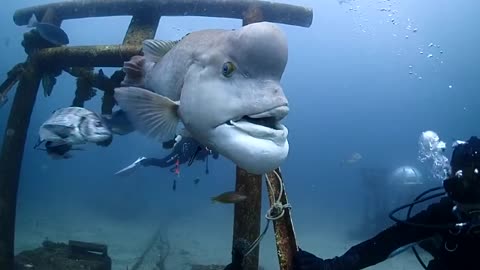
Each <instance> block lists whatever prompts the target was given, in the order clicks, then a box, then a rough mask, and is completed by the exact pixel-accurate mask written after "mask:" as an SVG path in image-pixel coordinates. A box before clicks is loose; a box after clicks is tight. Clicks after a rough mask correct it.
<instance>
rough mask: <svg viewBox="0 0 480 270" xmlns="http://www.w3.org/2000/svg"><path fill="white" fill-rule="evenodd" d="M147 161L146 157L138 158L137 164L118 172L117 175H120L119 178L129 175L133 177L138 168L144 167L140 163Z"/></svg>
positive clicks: (134, 163)
mask: <svg viewBox="0 0 480 270" xmlns="http://www.w3.org/2000/svg"><path fill="white" fill-rule="evenodd" d="M144 159H146V158H145V157H140V158H138V159H137V160H136V161H135V162H133V163H132V164H130V165H128V166H127V167H125V168H123V169H121V170H119V171H117V172H116V173H115V175H118V176H128V175H131V174H132V173H134V172H135V171H136V170H137V168H138V167H140V165H142V164H141V163H140V162H141V161H142V160H144Z"/></svg>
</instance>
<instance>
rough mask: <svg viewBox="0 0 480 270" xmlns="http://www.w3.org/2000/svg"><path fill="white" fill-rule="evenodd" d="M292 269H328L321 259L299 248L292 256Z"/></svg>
mask: <svg viewBox="0 0 480 270" xmlns="http://www.w3.org/2000/svg"><path fill="white" fill-rule="evenodd" d="M293 270H330V269H328V268H327V267H326V263H325V261H324V260H323V259H321V258H318V257H317V256H315V255H313V254H312V253H309V252H306V251H304V250H301V249H300V248H299V249H298V251H297V252H296V253H295V256H294V257H293Z"/></svg>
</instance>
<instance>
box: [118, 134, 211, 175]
mask: <svg viewBox="0 0 480 270" xmlns="http://www.w3.org/2000/svg"><path fill="white" fill-rule="evenodd" d="M163 147H164V148H167V149H168V148H172V152H171V153H170V154H168V155H167V156H166V157H164V158H146V157H140V158H138V159H137V160H136V161H135V162H133V163H132V164H130V165H129V166H127V167H125V168H123V169H121V170H120V171H118V172H116V173H115V175H125V174H130V173H131V172H133V170H135V169H136V168H138V167H139V166H143V167H147V166H156V167H160V168H166V167H171V168H170V171H171V172H175V171H176V170H178V166H179V165H180V164H184V163H187V164H188V166H191V165H192V163H193V162H194V161H195V160H202V161H205V162H206V165H205V173H206V174H208V173H209V170H208V156H209V155H212V156H213V158H214V159H218V157H219V154H218V153H217V152H215V151H212V150H210V149H208V148H207V147H205V146H203V145H201V144H200V143H198V142H197V141H196V140H194V139H193V138H189V137H183V138H181V139H180V140H179V141H178V142H176V141H175V140H171V141H167V142H165V143H163Z"/></svg>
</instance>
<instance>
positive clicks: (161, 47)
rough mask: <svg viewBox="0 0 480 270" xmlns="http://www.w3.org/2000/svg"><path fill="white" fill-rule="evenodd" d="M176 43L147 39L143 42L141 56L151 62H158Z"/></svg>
mask: <svg viewBox="0 0 480 270" xmlns="http://www.w3.org/2000/svg"><path fill="white" fill-rule="evenodd" d="M177 43H178V41H164V40H155V39H147V40H144V41H143V55H144V56H145V58H146V59H147V60H149V61H152V62H159V61H160V59H161V58H162V57H163V56H164V55H165V54H166V53H167V52H168V51H170V50H171V49H172V48H173V47H174V46H175V45H177Z"/></svg>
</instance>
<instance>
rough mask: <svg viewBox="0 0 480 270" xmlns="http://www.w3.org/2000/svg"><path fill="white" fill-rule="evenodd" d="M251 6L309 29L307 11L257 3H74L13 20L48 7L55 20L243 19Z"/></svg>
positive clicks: (154, 0)
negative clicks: (128, 17) (147, 15)
mask: <svg viewBox="0 0 480 270" xmlns="http://www.w3.org/2000/svg"><path fill="white" fill-rule="evenodd" d="M252 6H254V7H255V8H256V9H259V10H261V11H262V13H263V20H265V21H269V22H275V23H283V24H290V25H297V26H302V27H309V26H310V25H311V24H312V20H313V11H312V9H311V8H305V7H301V6H295V5H289V4H283V3H275V2H271V1H259V0H143V1H141V2H139V1H137V0H102V1H98V0H76V1H65V2H59V3H51V4H45V5H40V6H34V7H29V8H23V9H19V10H17V11H16V12H15V14H14V16H13V20H14V22H15V24H17V25H27V24H28V20H29V19H30V17H31V16H32V14H36V16H37V18H42V17H43V14H44V13H45V12H46V11H47V10H48V9H49V8H52V9H54V10H55V11H56V14H57V17H58V19H59V20H68V19H79V18H87V17H104V16H122V15H135V14H142V13H144V12H154V13H156V14H159V15H160V16H206V17H223V18H236V19H243V18H244V17H245V16H244V13H245V12H246V11H247V10H248V9H249V8H251V7H252Z"/></svg>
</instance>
